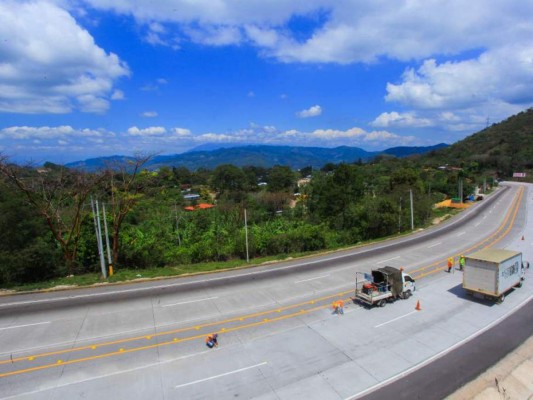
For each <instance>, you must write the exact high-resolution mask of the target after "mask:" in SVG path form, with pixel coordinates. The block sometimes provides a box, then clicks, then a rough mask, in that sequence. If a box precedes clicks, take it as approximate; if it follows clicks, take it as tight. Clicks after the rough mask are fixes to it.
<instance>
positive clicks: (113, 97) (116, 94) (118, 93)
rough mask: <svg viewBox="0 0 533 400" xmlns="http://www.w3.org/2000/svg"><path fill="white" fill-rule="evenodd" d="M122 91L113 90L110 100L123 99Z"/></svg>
mask: <svg viewBox="0 0 533 400" xmlns="http://www.w3.org/2000/svg"><path fill="white" fill-rule="evenodd" d="M124 99H125V97H124V92H123V91H122V90H118V89H117V90H115V91H114V92H113V94H112V95H111V100H124Z"/></svg>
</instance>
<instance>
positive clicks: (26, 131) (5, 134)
mask: <svg viewBox="0 0 533 400" xmlns="http://www.w3.org/2000/svg"><path fill="white" fill-rule="evenodd" d="M106 134H107V135H109V136H111V135H113V134H112V133H111V132H109V133H106V131H103V130H93V129H74V128H73V127H71V126H69V125H63V126H56V127H50V126H41V127H31V126H12V127H8V128H3V129H0V138H1V139H15V140H26V139H28V140H49V139H58V138H68V137H70V138H73V139H76V138H83V137H101V136H104V135H106Z"/></svg>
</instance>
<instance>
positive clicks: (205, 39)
mask: <svg viewBox="0 0 533 400" xmlns="http://www.w3.org/2000/svg"><path fill="white" fill-rule="evenodd" d="M184 32H185V34H186V35H187V36H188V37H189V38H190V39H191V41H192V42H194V43H199V44H204V45H210V46H227V45H234V44H239V43H240V42H241V41H242V36H241V32H240V30H239V28H236V27H233V26H207V27H202V28H196V27H194V28H193V27H190V26H189V27H185V28H184Z"/></svg>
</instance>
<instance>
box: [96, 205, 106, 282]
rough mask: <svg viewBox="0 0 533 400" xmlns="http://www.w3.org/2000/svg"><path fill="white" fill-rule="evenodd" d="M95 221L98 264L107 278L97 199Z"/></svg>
mask: <svg viewBox="0 0 533 400" xmlns="http://www.w3.org/2000/svg"><path fill="white" fill-rule="evenodd" d="M96 222H97V223H98V241H99V243H100V249H101V252H100V266H101V267H102V274H103V275H104V279H106V278H107V270H106V267H105V255H104V244H103V242H102V225H101V224H100V208H99V207H98V200H96Z"/></svg>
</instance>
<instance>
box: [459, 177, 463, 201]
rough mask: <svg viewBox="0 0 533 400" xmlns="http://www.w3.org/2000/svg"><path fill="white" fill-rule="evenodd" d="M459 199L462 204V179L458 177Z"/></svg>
mask: <svg viewBox="0 0 533 400" xmlns="http://www.w3.org/2000/svg"><path fill="white" fill-rule="evenodd" d="M459 201H460V202H461V204H463V180H462V179H459Z"/></svg>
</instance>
